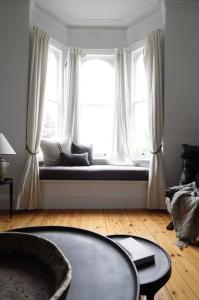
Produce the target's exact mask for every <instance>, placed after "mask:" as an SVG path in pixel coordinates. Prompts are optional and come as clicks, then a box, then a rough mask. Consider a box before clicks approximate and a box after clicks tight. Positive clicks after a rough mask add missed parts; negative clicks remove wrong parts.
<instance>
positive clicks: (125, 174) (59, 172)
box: [39, 165, 148, 181]
mask: <svg viewBox="0 0 199 300" xmlns="http://www.w3.org/2000/svg"><path fill="white" fill-rule="evenodd" d="M39 174H40V179H41V180H135V181H147V180H148V169H146V168H140V167H127V166H125V167H124V166H111V165H92V166H86V167H62V166H59V167H58V166H57V167H40V169H39Z"/></svg>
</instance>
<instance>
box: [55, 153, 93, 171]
mask: <svg viewBox="0 0 199 300" xmlns="http://www.w3.org/2000/svg"><path fill="white" fill-rule="evenodd" d="M61 165H62V166H68V167H75V166H90V163H89V161H88V152H85V153H82V154H67V153H63V152H62V153H61Z"/></svg>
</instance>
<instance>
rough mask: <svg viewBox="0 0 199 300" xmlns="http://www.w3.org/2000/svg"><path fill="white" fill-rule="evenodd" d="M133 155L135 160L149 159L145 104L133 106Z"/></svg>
mask: <svg viewBox="0 0 199 300" xmlns="http://www.w3.org/2000/svg"><path fill="white" fill-rule="evenodd" d="M133 113H134V128H133V154H134V157H135V159H148V158H149V136H148V109H147V104H146V103H137V104H136V105H135V106H134V111H133Z"/></svg>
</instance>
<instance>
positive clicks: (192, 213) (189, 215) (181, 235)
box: [169, 182, 199, 248]
mask: <svg viewBox="0 0 199 300" xmlns="http://www.w3.org/2000/svg"><path fill="white" fill-rule="evenodd" d="M171 190H175V193H174V195H173V197H172V200H171V203H170V207H169V210H170V211H171V214H172V217H173V224H174V228H175V231H176V236H177V238H178V241H177V243H176V244H177V246H179V247H180V248H184V247H185V246H187V245H188V244H192V243H195V242H196V238H197V236H198V235H199V188H198V187H197V186H196V183H195V182H192V183H190V184H186V185H181V186H179V187H173V188H171Z"/></svg>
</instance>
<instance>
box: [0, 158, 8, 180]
mask: <svg viewBox="0 0 199 300" xmlns="http://www.w3.org/2000/svg"><path fill="white" fill-rule="evenodd" d="M9 165H10V164H9V163H8V162H7V161H5V160H4V159H3V158H0V180H4V179H5V178H6V175H7V172H8V167H9Z"/></svg>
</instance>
